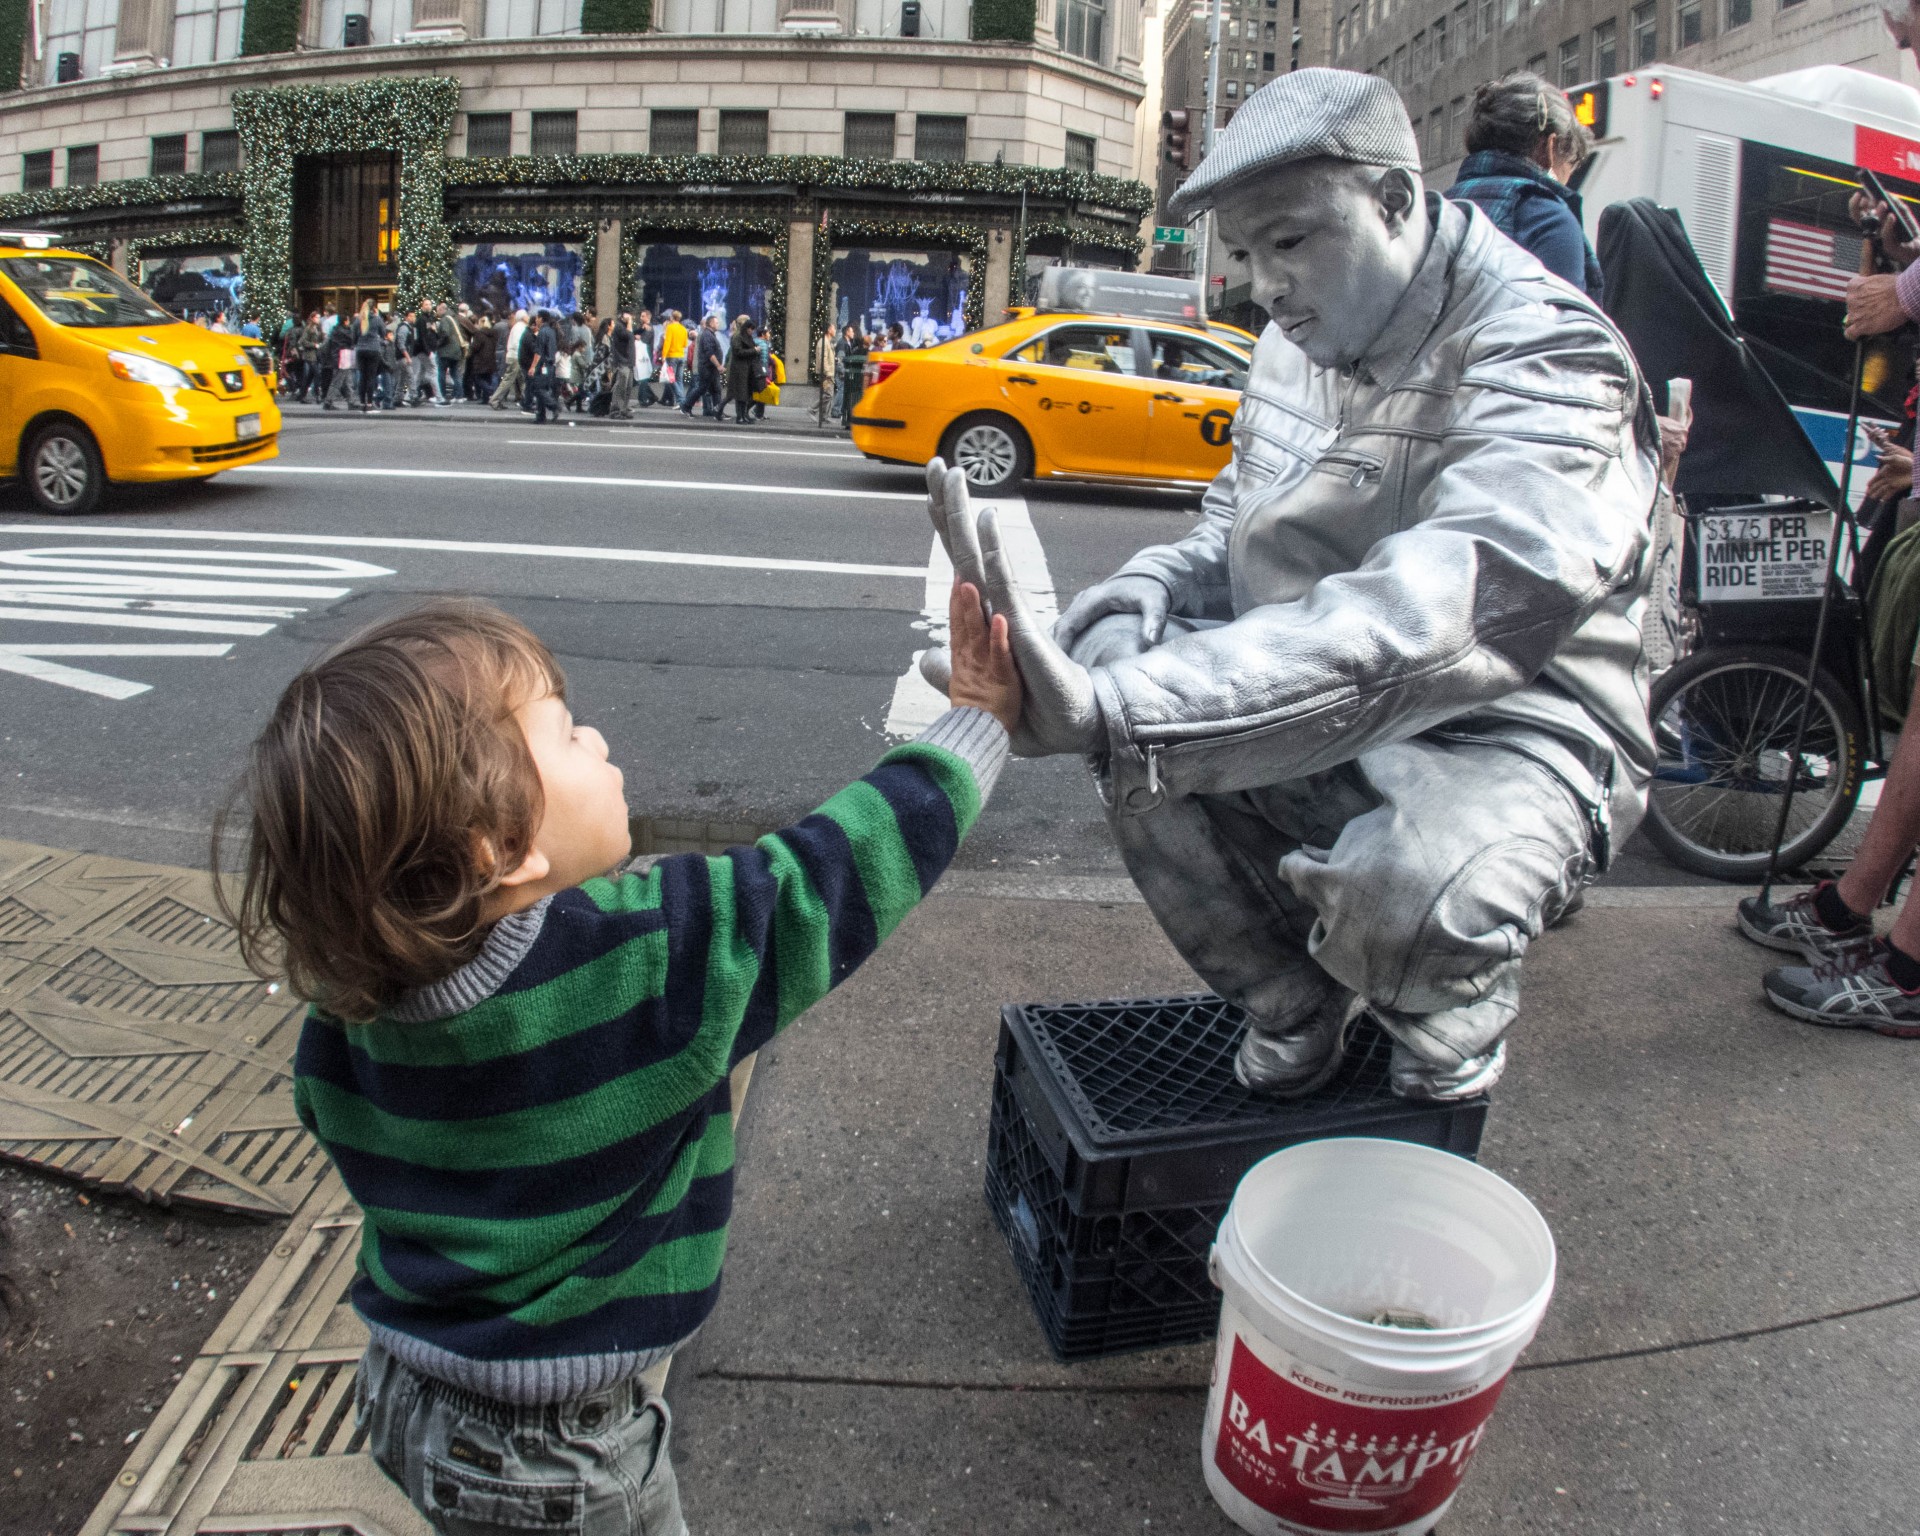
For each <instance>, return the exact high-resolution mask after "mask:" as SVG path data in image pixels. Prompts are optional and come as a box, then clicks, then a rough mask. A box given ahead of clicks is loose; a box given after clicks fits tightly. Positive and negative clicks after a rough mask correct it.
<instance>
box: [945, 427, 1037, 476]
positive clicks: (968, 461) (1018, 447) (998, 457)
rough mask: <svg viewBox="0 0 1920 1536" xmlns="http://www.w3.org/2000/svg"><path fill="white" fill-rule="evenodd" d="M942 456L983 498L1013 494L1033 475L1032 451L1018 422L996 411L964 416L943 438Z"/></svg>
mask: <svg viewBox="0 0 1920 1536" xmlns="http://www.w3.org/2000/svg"><path fill="white" fill-rule="evenodd" d="M940 457H941V458H943V459H945V460H946V461H947V462H948V463H949V464H951V465H953V466H954V468H956V469H958V470H959V471H960V472H961V473H962V474H964V475H965V476H966V477H967V489H968V490H970V491H974V492H976V493H977V494H979V495H982V496H992V495H997V494H998V493H999V492H1001V491H1010V490H1012V489H1013V488H1014V487H1015V486H1016V485H1018V484H1019V483H1020V482H1021V481H1022V480H1024V479H1026V478H1027V476H1028V475H1030V474H1032V473H1033V448H1032V446H1031V445H1030V444H1029V443H1028V442H1027V434H1026V433H1025V432H1024V431H1022V430H1021V429H1020V425H1019V423H1018V422H1016V421H1014V420H1013V419H1012V418H1010V417H1007V416H1002V415H1000V414H999V413H998V412H996V411H976V412H975V413H974V414H973V415H971V416H962V417H961V418H960V419H959V420H958V421H956V422H955V423H954V424H953V425H952V426H950V427H948V428H947V432H946V436H945V437H943V438H941V439H940Z"/></svg>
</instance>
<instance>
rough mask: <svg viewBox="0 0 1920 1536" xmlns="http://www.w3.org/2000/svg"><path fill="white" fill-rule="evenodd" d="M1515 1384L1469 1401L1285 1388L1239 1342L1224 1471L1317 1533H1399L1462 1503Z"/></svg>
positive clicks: (1291, 1382)
mask: <svg viewBox="0 0 1920 1536" xmlns="http://www.w3.org/2000/svg"><path fill="white" fill-rule="evenodd" d="M1505 1385H1506V1380H1505V1378H1502V1379H1501V1380H1499V1381H1497V1382H1495V1383H1494V1384H1493V1385H1492V1386H1490V1387H1482V1388H1480V1389H1478V1390H1473V1389H1465V1390H1466V1391H1467V1392H1468V1393H1469V1395H1466V1396H1458V1397H1449V1396H1448V1395H1447V1394H1444V1393H1441V1394H1431V1393H1429V1394H1419V1393H1404V1394H1394V1393H1388V1392H1378V1393H1375V1392H1365V1391H1361V1390H1359V1389H1357V1388H1352V1387H1345V1386H1340V1385H1337V1384H1335V1383H1333V1382H1326V1381H1319V1380H1316V1379H1315V1378H1314V1377H1312V1376H1310V1375H1309V1374H1307V1373H1306V1372H1305V1371H1304V1370H1302V1369H1300V1368H1299V1367H1295V1368H1294V1369H1293V1371H1292V1372H1291V1374H1290V1376H1282V1375H1280V1374H1279V1373H1278V1372H1276V1371H1274V1370H1273V1369H1272V1368H1271V1367H1269V1366H1268V1365H1267V1364H1266V1363H1265V1362H1264V1361H1262V1360H1260V1359H1259V1358H1258V1357H1257V1356H1255V1354H1254V1353H1253V1351H1252V1350H1250V1349H1248V1348H1247V1346H1246V1342H1245V1340H1243V1339H1241V1338H1239V1337H1237V1336H1236V1337H1235V1339H1234V1341H1233V1363H1232V1364H1231V1365H1230V1366H1229V1367H1228V1371H1227V1390H1226V1393H1225V1394H1224V1397H1225V1405H1226V1406H1225V1410H1224V1412H1223V1413H1222V1414H1221V1418H1220V1435H1219V1441H1218V1443H1217V1445H1216V1446H1215V1448H1214V1461H1215V1463H1216V1464H1217V1465H1218V1466H1219V1468H1220V1471H1221V1473H1222V1474H1223V1475H1224V1476H1225V1477H1226V1479H1227V1481H1228V1482H1230V1483H1232V1484H1233V1486H1234V1487H1235V1488H1237V1489H1239V1490H1240V1492H1241V1493H1243V1494H1245V1495H1246V1496H1247V1497H1248V1498H1249V1499H1251V1500H1252V1501H1253V1502H1254V1503H1255V1504H1257V1505H1259V1506H1260V1508H1262V1509H1264V1510H1266V1511H1267V1512H1268V1513H1269V1514H1273V1515H1278V1516H1279V1517H1280V1518H1281V1519H1282V1520H1286V1521H1290V1522H1292V1523H1293V1524H1295V1525H1301V1526H1305V1527H1307V1528H1308V1529H1309V1530H1315V1531H1391V1530H1393V1529H1395V1528H1396V1527H1398V1526H1403V1525H1406V1524H1407V1523H1409V1522H1410V1521H1414V1520H1418V1519H1419V1518H1420V1517H1421V1516H1422V1515H1427V1514H1431V1513H1432V1512H1433V1511H1434V1510H1436V1509H1438V1508H1439V1507H1440V1506H1441V1505H1442V1504H1444V1503H1446V1501H1447V1500H1448V1499H1450V1498H1452V1497H1453V1494H1454V1490H1455V1489H1457V1488H1458V1487H1459V1486H1460V1479H1461V1478H1463V1477H1464V1476H1466V1471H1467V1463H1468V1461H1469V1460H1470V1459H1471V1458H1472V1456H1473V1453H1474V1449H1475V1448H1476V1447H1477V1446H1478V1445H1479V1444H1480V1439H1481V1437H1482V1436H1483V1435H1484V1434H1485V1433H1486V1425H1487V1420H1488V1418H1489V1417H1491V1416H1492V1414H1493V1407H1494V1404H1495V1403H1496V1402H1498V1401H1499V1399H1500V1389H1501V1388H1502V1387H1504V1386H1505Z"/></svg>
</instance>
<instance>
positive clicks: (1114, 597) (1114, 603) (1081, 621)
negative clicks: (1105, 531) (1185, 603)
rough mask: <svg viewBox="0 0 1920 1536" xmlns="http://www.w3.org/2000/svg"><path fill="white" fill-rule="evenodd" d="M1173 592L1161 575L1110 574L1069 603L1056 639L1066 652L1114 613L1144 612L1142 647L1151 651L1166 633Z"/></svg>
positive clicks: (1058, 623)
mask: <svg viewBox="0 0 1920 1536" xmlns="http://www.w3.org/2000/svg"><path fill="white" fill-rule="evenodd" d="M1172 601H1173V594H1172V593H1171V592H1169V591H1168V590H1167V584H1166V583H1165V582H1163V581H1161V580H1160V579H1159V578H1158V577H1157V576H1140V575H1126V574H1124V573H1123V574H1121V575H1119V576H1109V577H1108V578H1107V579H1106V580H1105V581H1103V582H1100V583H1099V584H1098V585H1096V586H1091V587H1088V588H1087V590H1086V591H1084V592H1082V593H1081V594H1080V595H1079V596H1078V597H1076V598H1075V599H1074V600H1073V601H1072V602H1071V603H1070V604H1068V606H1067V611H1066V612H1065V613H1063V614H1061V615H1060V618H1059V621H1058V622H1057V623H1056V624H1055V625H1054V626H1053V638H1054V640H1055V641H1056V642H1057V643H1058V644H1059V646H1060V649H1061V650H1063V651H1069V652H1070V651H1072V650H1073V647H1074V644H1075V643H1076V642H1077V641H1078V640H1079V639H1080V637H1081V636H1082V635H1083V634H1085V633H1086V632H1087V631H1088V630H1089V629H1091V628H1092V627H1093V626H1094V624H1095V623H1097V622H1098V621H1099V620H1101V619H1104V618H1106V617H1107V615H1109V614H1113V613H1137V614H1139V615H1140V649H1141V650H1143V651H1146V650H1151V649H1152V648H1153V647H1154V646H1156V645H1158V644H1159V643H1160V637H1161V636H1162V635H1163V634H1165V633H1166V628H1167V609H1168V606H1169V605H1170V604H1171V603H1172Z"/></svg>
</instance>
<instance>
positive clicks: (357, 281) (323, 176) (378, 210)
mask: <svg viewBox="0 0 1920 1536" xmlns="http://www.w3.org/2000/svg"><path fill="white" fill-rule="evenodd" d="M399 253H400V157H399V155H398V154H395V153H394V152H392V151H390V150H363V151H359V152H357V153H352V154H341V155H299V156H296V157H295V159H294V162H293V288H294V294H295V297H296V299H297V301H298V303H299V306H300V313H302V314H306V313H308V312H309V311H310V310H314V309H321V308H324V307H326V306H327V305H328V304H331V305H332V306H333V307H334V309H335V310H336V311H337V312H338V313H341V314H346V313H348V312H349V311H351V310H354V309H357V308H358V307H359V305H360V304H361V302H362V301H363V300H366V299H372V300H373V301H374V302H375V303H376V304H381V303H388V302H391V300H392V298H393V288H394V282H395V280H396V279H397V278H398V277H399Z"/></svg>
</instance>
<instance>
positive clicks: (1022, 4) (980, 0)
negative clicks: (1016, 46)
mask: <svg viewBox="0 0 1920 1536" xmlns="http://www.w3.org/2000/svg"><path fill="white" fill-rule="evenodd" d="M1037 12H1038V7H1037V5H1036V4H1035V0H973V35H974V39H975V40H976V41H978V42H987V41H997V42H1008V43H1030V42H1032V41H1033V31H1034V25H1035V22H1036V20H1037Z"/></svg>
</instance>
